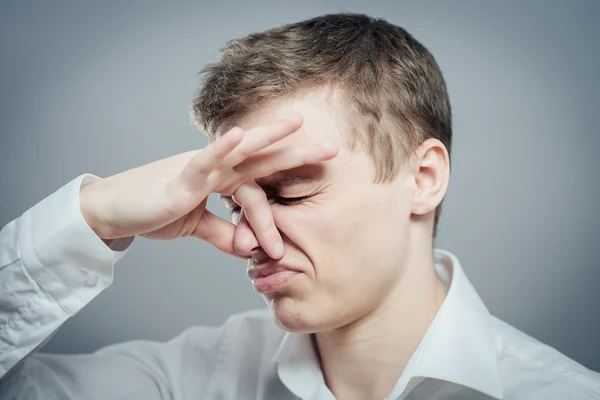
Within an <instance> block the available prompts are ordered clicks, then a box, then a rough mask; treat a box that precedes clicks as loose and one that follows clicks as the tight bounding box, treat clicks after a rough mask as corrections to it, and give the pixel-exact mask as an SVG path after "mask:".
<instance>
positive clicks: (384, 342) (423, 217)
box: [80, 92, 449, 399]
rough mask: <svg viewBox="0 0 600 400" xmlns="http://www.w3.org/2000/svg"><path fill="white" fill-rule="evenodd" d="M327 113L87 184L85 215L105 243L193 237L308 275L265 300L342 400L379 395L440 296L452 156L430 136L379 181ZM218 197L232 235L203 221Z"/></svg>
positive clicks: (315, 112)
mask: <svg viewBox="0 0 600 400" xmlns="http://www.w3.org/2000/svg"><path fill="white" fill-rule="evenodd" d="M330 105H331V104H330V100H328V99H327V98H326V97H324V96H323V95H321V94H319V93H318V92H312V93H310V94H306V95H303V96H297V97H295V98H293V99H291V100H288V101H280V102H277V103H273V104H272V105H271V106H270V107H268V108H264V109H262V110H259V112H255V113H252V114H251V115H248V116H246V118H244V119H243V120H242V121H240V127H239V128H233V129H232V130H230V131H228V132H226V133H224V134H222V135H221V136H220V137H219V139H217V140H216V141H215V142H214V143H212V144H211V145H209V146H207V147H206V148H204V149H202V150H197V151H192V152H187V153H183V154H179V155H176V156H173V157H170V158H167V159H164V160H160V161H157V162H154V163H151V164H148V165H144V166H141V167H138V168H134V169H132V170H129V171H125V172H122V173H120V174H117V175H114V176H111V177H108V178H105V179H101V180H98V181H96V182H94V183H92V184H90V185H87V186H85V187H84V188H83V189H82V190H81V192H80V205H81V211H82V215H83V217H84V219H85V220H86V222H87V223H88V225H89V226H90V228H91V229H92V230H93V231H94V232H96V233H97V235H98V236H99V237H100V238H101V239H103V240H104V241H105V242H107V243H110V241H112V240H114V239H117V238H122V237H129V236H134V235H140V236H145V237H148V238H152V239H163V240H166V239H175V238H178V237H186V236H193V237H197V238H200V239H202V240H206V241H208V242H209V243H211V244H213V245H214V246H215V247H216V248H218V249H219V250H221V251H224V252H226V253H228V254H231V255H234V256H237V257H241V258H245V259H247V262H248V264H249V267H252V268H254V267H259V266H261V265H264V264H265V263H271V264H272V265H275V266H276V265H283V264H287V265H291V266H294V267H295V268H298V269H301V270H302V273H300V274H297V275H296V276H294V278H293V279H291V280H290V281H289V284H288V285H286V286H285V287H283V288H280V289H279V290H276V291H270V292H268V293H264V297H265V300H266V301H267V303H268V304H269V306H270V307H271V309H272V311H273V315H274V318H275V322H276V323H277V324H278V325H280V326H281V327H282V328H284V329H287V330H289V331H295V332H306V333H315V335H316V343H317V346H318V348H317V350H318V352H319V355H320V359H321V367H322V370H323V374H324V376H325V380H326V383H327V385H328V387H329V388H330V389H331V391H332V392H333V393H334V395H335V396H336V397H337V398H344V399H368V398H383V397H385V396H387V395H388V394H389V393H390V391H391V390H392V388H393V386H394V384H395V382H396V381H397V379H398V377H399V376H400V374H401V373H402V371H403V370H404V367H405V366H406V363H407V362H408V360H409V358H410V356H411V355H412V353H413V352H414V350H415V349H416V347H417V346H418V343H419V342H420V340H421V339H422V337H423V334H424V333H425V331H426V330H427V327H428V326H429V324H430V323H431V321H432V319H433V317H434V316H435V314H436V312H437V310H438V309H439V306H440V305H441V303H442V301H443V298H444V290H443V288H442V285H441V283H440V282H439V281H438V279H437V277H436V276H435V274H434V272H433V259H432V231H433V218H434V210H435V208H436V207H437V205H438V204H440V202H441V200H442V198H443V197H444V195H445V193H446V189H447V184H448V179H449V159H448V153H447V151H446V149H445V147H444V146H443V145H442V144H441V143H440V142H439V141H437V140H434V139H428V140H426V141H425V142H423V144H422V145H421V146H420V148H419V149H417V150H416V152H415V153H414V154H412V155H411V156H410V157H409V158H407V159H406V160H405V162H404V164H403V167H402V169H401V171H400V172H399V173H398V175H397V176H396V178H395V179H394V180H393V181H392V182H390V183H387V184H384V185H379V184H373V176H374V174H373V168H372V164H371V160H370V158H369V157H368V156H367V155H366V154H364V153H362V152H360V151H354V152H353V151H350V150H349V149H348V148H347V147H346V142H347V137H346V131H345V127H344V123H343V121H339V120H338V119H337V118H336V112H335V110H333V109H332V107H330ZM273 121H278V122H273ZM324 142H325V143H329V144H328V145H323V144H322V143H324ZM294 176H295V177H296V178H293V177H294ZM298 176H300V177H301V178H302V179H298ZM282 183H287V184H285V185H282ZM213 192H215V193H221V194H223V195H225V196H229V197H230V198H231V199H230V200H227V201H229V202H232V203H231V205H232V206H239V212H236V213H235V214H234V224H232V223H230V222H227V221H224V220H221V219H219V218H217V217H216V216H215V215H214V214H212V213H210V212H209V211H208V210H206V208H205V205H206V199H207V197H208V195H209V194H210V193H213ZM229 197H226V198H229ZM284 197H301V199H300V201H297V202H294V203H293V204H288V203H287V202H286V201H284V200H283V198H284ZM390 349H393V351H390Z"/></svg>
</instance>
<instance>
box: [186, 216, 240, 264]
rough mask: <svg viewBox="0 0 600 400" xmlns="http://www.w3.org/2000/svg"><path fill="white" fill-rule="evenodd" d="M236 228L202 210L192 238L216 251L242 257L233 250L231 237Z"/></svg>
mask: <svg viewBox="0 0 600 400" xmlns="http://www.w3.org/2000/svg"><path fill="white" fill-rule="evenodd" d="M235 228H236V226H235V225H234V224H232V223H231V222H229V221H225V220H224V219H222V218H219V217H217V216H216V215H215V214H213V213H211V212H210V211H208V210H204V214H202V218H200V221H199V222H198V225H197V226H196V229H195V230H194V232H193V233H192V236H194V237H197V238H198V239H202V240H204V241H206V242H208V243H210V244H212V245H213V246H214V247H216V248H217V249H219V250H221V251H222V252H224V253H227V254H229V255H232V256H234V257H238V258H242V259H246V258H247V257H242V256H240V255H239V254H238V253H236V251H235V250H234V248H233V237H234V234H235Z"/></svg>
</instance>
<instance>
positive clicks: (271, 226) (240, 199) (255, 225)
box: [233, 181, 283, 260]
mask: <svg viewBox="0 0 600 400" xmlns="http://www.w3.org/2000/svg"><path fill="white" fill-rule="evenodd" d="M233 199H234V201H235V202H236V203H237V204H238V205H239V206H240V207H242V210H244V215H245V216H246V219H247V220H248V223H249V224H250V227H251V228H252V231H253V232H254V234H255V235H256V240H257V241H258V243H259V245H260V247H262V249H263V250H264V251H265V253H267V254H268V255H269V257H271V258H272V259H274V260H276V259H279V258H281V257H283V241H282V240H281V235H280V234H279V230H278V229H277V227H276V226H275V220H274V219H273V213H272V211H271V206H270V204H269V201H268V200H267V195H266V194H265V192H264V190H263V189H262V188H261V187H260V186H259V185H258V184H257V183H256V182H254V181H248V182H246V183H244V184H242V185H240V187H238V188H237V190H236V191H235V193H234V194H233Z"/></svg>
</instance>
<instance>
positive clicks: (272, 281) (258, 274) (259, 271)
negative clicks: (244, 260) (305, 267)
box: [248, 263, 304, 294]
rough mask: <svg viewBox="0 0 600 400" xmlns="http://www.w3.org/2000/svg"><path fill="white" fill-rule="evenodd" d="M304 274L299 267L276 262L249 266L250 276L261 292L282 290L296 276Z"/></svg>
mask: <svg viewBox="0 0 600 400" xmlns="http://www.w3.org/2000/svg"><path fill="white" fill-rule="evenodd" d="M303 274H304V272H302V271H301V270H300V269H298V268H294V267H292V266H289V265H282V264H275V263H268V264H262V265H261V264H258V265H255V266H253V267H251V268H248V277H249V278H250V279H251V280H252V282H253V283H254V290H256V291H257V292H258V293H261V294H265V293H268V292H276V291H281V290H283V289H284V288H285V287H286V286H288V285H289V284H290V283H291V281H292V280H293V279H294V278H297V277H299V276H300V275H303Z"/></svg>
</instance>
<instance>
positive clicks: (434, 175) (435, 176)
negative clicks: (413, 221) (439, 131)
mask: <svg viewBox="0 0 600 400" xmlns="http://www.w3.org/2000/svg"><path fill="white" fill-rule="evenodd" d="M413 165H414V167H415V169H414V180H415V190H414V192H413V196H412V213H413V214H416V215H424V214H427V213H429V212H432V211H434V210H435V209H436V208H437V206H438V205H439V204H440V203H441V202H442V200H443V199H444V196H445V195H446V191H447V190H448V182H449V180H450V156H449V155H448V150H447V149H446V146H444V144H443V143H442V142H440V141H439V140H437V139H427V140H426V141H424V142H423V144H421V146H420V147H419V148H418V149H417V151H416V152H415V155H414V164H413Z"/></svg>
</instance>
